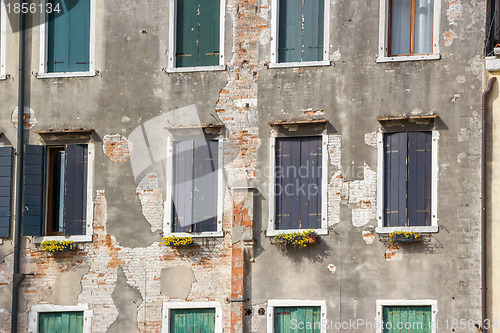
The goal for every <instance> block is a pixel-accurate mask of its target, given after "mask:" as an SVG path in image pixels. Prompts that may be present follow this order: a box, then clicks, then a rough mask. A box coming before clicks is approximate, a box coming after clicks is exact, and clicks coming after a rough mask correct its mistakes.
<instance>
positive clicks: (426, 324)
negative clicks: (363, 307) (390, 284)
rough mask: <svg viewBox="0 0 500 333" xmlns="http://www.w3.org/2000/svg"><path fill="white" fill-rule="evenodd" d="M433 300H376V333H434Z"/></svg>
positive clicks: (434, 305) (435, 305) (434, 308)
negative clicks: (377, 323)
mask: <svg viewBox="0 0 500 333" xmlns="http://www.w3.org/2000/svg"><path fill="white" fill-rule="evenodd" d="M436 313H437V302H436V301H434V300H411V301H409V300H377V321H378V322H379V323H380V325H377V333H395V332H402V331H404V332H408V333H435V332H436V325H437V322H436Z"/></svg>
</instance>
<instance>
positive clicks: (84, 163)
mask: <svg viewBox="0 0 500 333" xmlns="http://www.w3.org/2000/svg"><path fill="white" fill-rule="evenodd" d="M91 156H93V154H92V146H91V145H87V144H71V145H65V146H31V145H27V146H26V148H25V165H24V184H23V203H24V204H23V205H24V211H23V223H22V224H23V225H22V227H23V234H24V235H25V236H60V237H63V238H64V237H65V236H72V238H70V239H72V240H75V241H79V240H80V241H90V240H91V237H92V216H91V215H92V190H91V184H92V181H91V177H89V175H91V174H92V173H91V172H90V171H91V170H92V169H91V167H90V164H91V163H92V158H91ZM35 241H37V240H35ZM40 241H42V240H40Z"/></svg>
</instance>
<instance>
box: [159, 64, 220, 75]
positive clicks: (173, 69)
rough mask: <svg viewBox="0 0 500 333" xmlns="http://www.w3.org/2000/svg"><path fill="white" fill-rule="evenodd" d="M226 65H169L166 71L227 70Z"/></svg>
mask: <svg viewBox="0 0 500 333" xmlns="http://www.w3.org/2000/svg"><path fill="white" fill-rule="evenodd" d="M225 70H226V66H224V65H219V66H200V67H175V68H174V67H169V68H167V69H166V70H165V71H166V72H167V73H187V72H215V71H225Z"/></svg>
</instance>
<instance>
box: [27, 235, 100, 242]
mask: <svg viewBox="0 0 500 333" xmlns="http://www.w3.org/2000/svg"><path fill="white" fill-rule="evenodd" d="M54 240H58V241H63V240H64V241H73V242H75V243H85V242H92V235H75V236H35V237H33V241H34V242H35V244H39V243H41V242H43V241H54Z"/></svg>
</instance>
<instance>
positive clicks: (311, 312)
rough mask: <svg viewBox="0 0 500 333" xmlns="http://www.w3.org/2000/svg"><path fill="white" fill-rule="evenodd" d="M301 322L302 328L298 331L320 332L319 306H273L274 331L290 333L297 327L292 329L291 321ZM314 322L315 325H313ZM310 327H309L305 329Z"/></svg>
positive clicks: (295, 330)
mask: <svg viewBox="0 0 500 333" xmlns="http://www.w3.org/2000/svg"><path fill="white" fill-rule="evenodd" d="M292 320H294V322H295V323H297V324H299V323H301V324H303V325H304V329H303V330H300V332H305V333H320V332H321V307H319V306H306V307H275V308H274V332H275V333H292V332H297V329H292V325H291V322H292ZM315 323H316V326H315ZM306 327H311V329H306Z"/></svg>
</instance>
